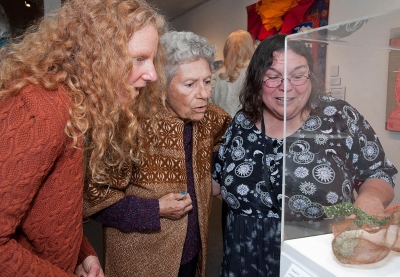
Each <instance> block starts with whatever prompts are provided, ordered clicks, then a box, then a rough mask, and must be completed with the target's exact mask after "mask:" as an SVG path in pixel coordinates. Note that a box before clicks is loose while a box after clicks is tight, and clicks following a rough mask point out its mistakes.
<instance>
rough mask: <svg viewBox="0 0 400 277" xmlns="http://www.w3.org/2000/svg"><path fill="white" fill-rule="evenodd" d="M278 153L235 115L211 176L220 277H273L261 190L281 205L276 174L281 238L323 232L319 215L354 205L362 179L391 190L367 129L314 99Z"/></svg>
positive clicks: (273, 231)
mask: <svg viewBox="0 0 400 277" xmlns="http://www.w3.org/2000/svg"><path fill="white" fill-rule="evenodd" d="M266 124H268V122H266ZM264 144H266V152H267V153H265V155H263V151H264ZM285 145H286V146H285V147H286V149H285V155H286V156H284V151H283V147H284V143H283V140H279V139H275V138H270V137H268V136H265V137H264V138H263V136H262V134H261V131H260V130H258V129H257V128H256V126H255V125H254V124H252V123H251V122H250V121H249V120H248V119H247V118H246V116H245V115H244V114H243V113H242V112H241V111H239V112H238V113H237V114H236V116H235V117H234V119H233V120H232V122H231V125H230V127H229V128H228V129H227V131H226V133H225V136H224V142H223V145H222V146H221V148H220V149H219V152H218V156H217V159H216V162H215V168H214V172H213V178H214V179H215V180H216V181H217V182H218V183H219V184H220V185H221V196H222V198H223V199H224V201H225V202H226V203H227V204H228V207H229V212H228V218H227V223H226V226H225V235H224V257H223V262H222V266H221V276H230V277H234V276H252V277H254V276H279V259H280V236H281V220H280V218H279V215H278V214H277V213H276V209H275V208H274V206H273V204H272V203H273V202H272V201H271V196H270V195H269V193H268V189H267V185H268V186H271V188H273V189H274V191H275V192H278V193H274V195H272V197H276V198H277V200H278V202H279V203H281V202H282V197H283V196H282V179H283V174H285V183H286V186H285V196H284V197H285V201H284V202H285V206H284V208H283V212H284V213H285V237H286V238H295V237H302V236H310V235H317V234H322V233H328V232H330V224H331V223H332V221H333V220H332V219H329V218H326V216H325V215H324V213H323V208H322V207H323V206H327V205H333V204H336V203H340V202H354V195H353V191H354V189H356V190H357V188H359V186H361V185H362V183H363V182H364V181H365V180H367V179H369V178H380V179H383V180H385V181H387V182H388V183H390V184H391V185H392V186H394V183H395V178H396V173H397V170H396V168H395V167H394V166H393V164H391V163H390V162H389V160H387V158H386V156H385V153H384V151H383V148H382V146H381V144H380V142H379V139H378V137H377V136H376V134H375V132H374V131H373V129H372V127H371V126H370V125H369V123H368V122H367V121H366V120H365V119H364V117H363V116H362V115H360V114H359V113H358V111H357V110H356V109H355V108H353V107H352V106H351V105H349V104H348V103H347V102H345V101H342V100H337V99H334V98H331V97H327V96H321V97H320V102H319V104H318V105H317V106H316V107H315V108H314V109H313V110H312V111H311V113H310V114H309V116H308V118H307V120H306V121H305V123H304V124H303V126H302V127H301V128H300V129H299V130H297V131H296V132H295V133H294V134H292V135H291V136H289V137H287V138H286V144H285ZM263 157H265V164H266V165H267V167H266V170H268V173H269V174H268V176H269V180H268V181H267V182H268V184H265V181H264V178H263V171H264V165H263ZM284 159H285V165H286V166H285V171H284V172H283V161H284Z"/></svg>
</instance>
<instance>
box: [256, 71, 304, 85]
mask: <svg viewBox="0 0 400 277" xmlns="http://www.w3.org/2000/svg"><path fill="white" fill-rule="evenodd" d="M310 74H311V72H310V71H308V76H306V75H302V74H300V75H296V76H292V77H290V78H282V77H276V78H278V79H281V81H280V83H279V84H278V85H277V86H274V87H271V86H268V85H267V81H268V80H270V78H267V79H266V80H263V81H262V84H263V85H265V86H266V87H268V88H277V87H279V86H280V85H282V84H283V80H285V79H288V81H289V83H290V84H291V85H292V86H295V87H298V86H302V85H304V84H305V83H307V81H308V80H310ZM298 76H304V77H306V80H305V82H304V83H302V84H299V85H295V84H293V83H292V81H291V79H292V78H293V77H298Z"/></svg>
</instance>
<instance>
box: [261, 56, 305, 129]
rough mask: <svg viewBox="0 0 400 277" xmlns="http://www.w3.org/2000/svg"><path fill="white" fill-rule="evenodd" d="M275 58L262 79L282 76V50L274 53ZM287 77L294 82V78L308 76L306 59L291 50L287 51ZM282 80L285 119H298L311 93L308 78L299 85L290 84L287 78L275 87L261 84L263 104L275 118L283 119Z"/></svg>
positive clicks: (283, 60) (283, 63)
mask: <svg viewBox="0 0 400 277" xmlns="http://www.w3.org/2000/svg"><path fill="white" fill-rule="evenodd" d="M274 57H275V60H274V62H273V63H272V65H271V67H270V68H268V70H267V71H266V72H265V74H264V78H263V81H265V80H268V79H272V80H273V79H274V78H283V76H284V72H285V71H284V65H285V54H284V52H276V53H274ZM287 59H288V60H287V77H288V78H292V79H291V80H293V82H295V80H296V78H303V76H306V77H309V66H308V63H307V60H306V59H305V58H304V57H303V56H299V55H297V54H296V53H294V52H293V51H292V50H289V51H288V52H287ZM284 82H286V86H287V87H286V119H287V120H288V121H289V120H292V119H299V118H300V117H301V113H302V111H303V109H304V106H305V105H306V103H307V101H308V99H309V97H310V94H311V88H312V86H311V81H310V79H308V80H306V82H305V83H304V84H302V85H299V86H294V85H292V84H291V83H290V82H289V81H288V80H284V81H283V82H282V84H280V85H279V86H278V87H276V88H270V87H267V86H266V85H265V84H263V86H262V99H263V103H264V105H265V106H266V107H267V113H269V114H270V115H272V116H273V117H275V118H278V119H281V120H283V116H284V113H283V109H284V103H285V99H284V90H283V86H284Z"/></svg>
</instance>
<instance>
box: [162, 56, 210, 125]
mask: <svg viewBox="0 0 400 277" xmlns="http://www.w3.org/2000/svg"><path fill="white" fill-rule="evenodd" d="M211 88H212V87H211V70H210V66H209V65H208V63H207V61H206V60H204V59H199V60H197V61H194V62H190V63H184V64H181V65H179V71H178V74H177V75H175V76H174V78H172V80H171V83H170V84H169V87H168V90H167V98H166V103H167V108H168V110H169V111H170V112H171V114H172V115H173V116H175V117H178V118H180V119H182V120H183V121H185V122H189V121H199V120H201V119H203V117H204V114H205V112H206V109H207V103H208V99H210V96H211Z"/></svg>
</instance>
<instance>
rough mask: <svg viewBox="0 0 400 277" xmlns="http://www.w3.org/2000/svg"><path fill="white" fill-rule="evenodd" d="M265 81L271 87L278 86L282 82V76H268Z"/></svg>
mask: <svg viewBox="0 0 400 277" xmlns="http://www.w3.org/2000/svg"><path fill="white" fill-rule="evenodd" d="M263 83H264V84H265V85H266V86H267V87H269V88H276V87H279V86H280V85H281V84H282V78H280V77H273V78H268V79H267V80H265V81H264V82H263Z"/></svg>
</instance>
